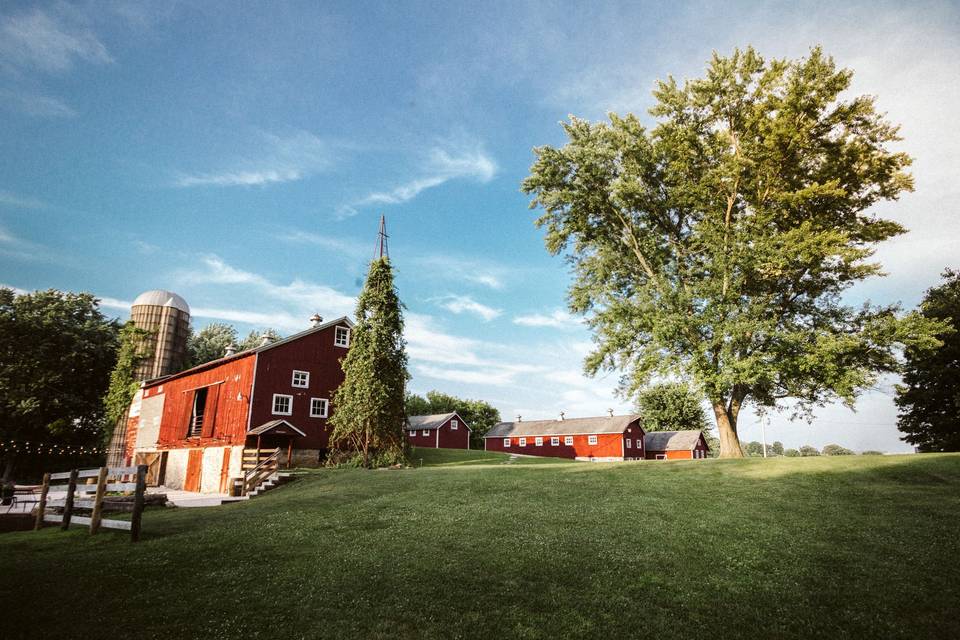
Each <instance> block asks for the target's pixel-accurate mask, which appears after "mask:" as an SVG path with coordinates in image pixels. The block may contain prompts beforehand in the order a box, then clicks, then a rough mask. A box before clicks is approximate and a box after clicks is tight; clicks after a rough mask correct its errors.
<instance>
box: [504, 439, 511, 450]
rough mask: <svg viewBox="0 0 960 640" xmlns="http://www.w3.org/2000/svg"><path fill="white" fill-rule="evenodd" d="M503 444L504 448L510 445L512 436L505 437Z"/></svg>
mask: <svg viewBox="0 0 960 640" xmlns="http://www.w3.org/2000/svg"><path fill="white" fill-rule="evenodd" d="M503 446H504V448H506V447H509V446H510V438H504V439H503Z"/></svg>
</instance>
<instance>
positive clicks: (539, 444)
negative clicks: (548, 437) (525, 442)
mask: <svg viewBox="0 0 960 640" xmlns="http://www.w3.org/2000/svg"><path fill="white" fill-rule="evenodd" d="M534 443H535V444H536V445H537V446H538V447H542V446H543V438H541V437H540V436H537V439H536V440H534Z"/></svg>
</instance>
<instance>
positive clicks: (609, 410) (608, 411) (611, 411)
mask: <svg viewBox="0 0 960 640" xmlns="http://www.w3.org/2000/svg"><path fill="white" fill-rule="evenodd" d="M607 415H608V416H610V417H611V418H612V417H613V409H607Z"/></svg>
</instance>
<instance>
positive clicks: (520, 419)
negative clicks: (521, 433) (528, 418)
mask: <svg viewBox="0 0 960 640" xmlns="http://www.w3.org/2000/svg"><path fill="white" fill-rule="evenodd" d="M517 422H523V416H522V415H520V414H519V413H518V414H517Z"/></svg>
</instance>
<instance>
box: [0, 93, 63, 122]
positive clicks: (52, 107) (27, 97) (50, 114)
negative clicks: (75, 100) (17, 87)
mask: <svg viewBox="0 0 960 640" xmlns="http://www.w3.org/2000/svg"><path fill="white" fill-rule="evenodd" d="M0 104H2V105H4V106H5V107H7V108H8V109H10V110H11V111H16V112H19V113H25V114H26V115H28V116H34V117H37V118H73V117H76V115H77V112H76V111H75V110H74V109H73V107H71V106H70V105H68V104H66V103H65V102H63V101H62V100H59V99H57V98H51V97H49V96H41V95H35V94H32V93H18V92H16V91H12V90H10V89H0Z"/></svg>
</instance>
